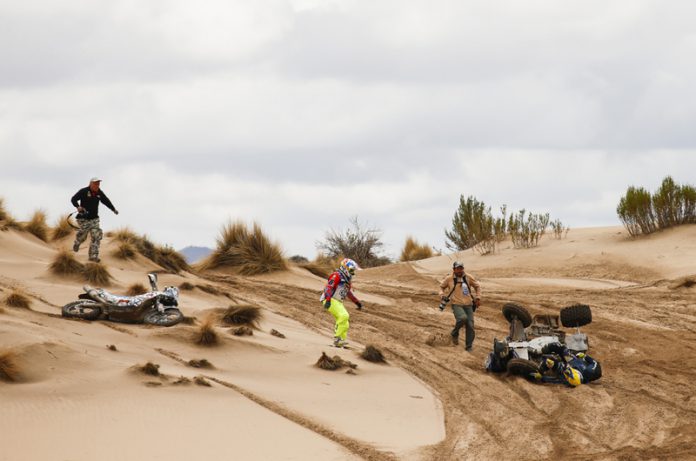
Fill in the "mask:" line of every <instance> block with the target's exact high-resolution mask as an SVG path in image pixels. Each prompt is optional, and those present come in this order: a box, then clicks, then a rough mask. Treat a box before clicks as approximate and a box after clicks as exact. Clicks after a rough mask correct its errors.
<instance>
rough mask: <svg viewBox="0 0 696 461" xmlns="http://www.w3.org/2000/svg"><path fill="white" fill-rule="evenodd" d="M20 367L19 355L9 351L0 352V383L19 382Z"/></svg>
mask: <svg viewBox="0 0 696 461" xmlns="http://www.w3.org/2000/svg"><path fill="white" fill-rule="evenodd" d="M19 379H20V375H19V366H18V365H17V355H16V354H15V353H14V352H12V351H9V350H0V381H6V382H16V381H19Z"/></svg>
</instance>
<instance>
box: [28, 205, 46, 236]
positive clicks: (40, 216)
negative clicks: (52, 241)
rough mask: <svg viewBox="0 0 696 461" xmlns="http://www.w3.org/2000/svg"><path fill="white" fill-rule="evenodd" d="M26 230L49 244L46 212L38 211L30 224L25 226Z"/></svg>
mask: <svg viewBox="0 0 696 461" xmlns="http://www.w3.org/2000/svg"><path fill="white" fill-rule="evenodd" d="M24 230H26V231H27V232H29V233H30V234H32V235H33V236H35V237H36V238H38V239H39V240H41V241H44V242H48V232H49V230H50V229H49V227H48V224H46V212H45V211H43V210H36V211H35V212H34V214H33V215H32V216H31V219H30V220H29V222H27V223H26V224H25V225H24Z"/></svg>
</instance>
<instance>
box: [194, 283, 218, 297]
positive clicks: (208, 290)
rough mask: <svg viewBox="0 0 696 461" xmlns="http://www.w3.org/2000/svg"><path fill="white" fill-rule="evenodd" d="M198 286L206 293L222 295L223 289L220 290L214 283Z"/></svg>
mask: <svg viewBox="0 0 696 461" xmlns="http://www.w3.org/2000/svg"><path fill="white" fill-rule="evenodd" d="M196 288H198V289H199V290H201V291H202V292H204V293H208V294H209V295H213V296H221V295H222V291H220V290H219V289H218V288H217V287H215V286H213V285H196Z"/></svg>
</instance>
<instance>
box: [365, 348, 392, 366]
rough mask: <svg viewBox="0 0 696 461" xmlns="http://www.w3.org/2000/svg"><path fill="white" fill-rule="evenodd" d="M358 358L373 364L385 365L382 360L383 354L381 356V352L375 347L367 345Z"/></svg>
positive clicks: (384, 360) (384, 361) (383, 359)
mask: <svg viewBox="0 0 696 461" xmlns="http://www.w3.org/2000/svg"><path fill="white" fill-rule="evenodd" d="M360 357H362V358H364V359H365V360H367V361H368V362H374V363H386V362H387V360H386V359H385V358H384V354H382V351H380V350H379V349H377V348H376V347H375V346H372V345H367V346H366V347H365V350H364V351H362V353H361V354H360Z"/></svg>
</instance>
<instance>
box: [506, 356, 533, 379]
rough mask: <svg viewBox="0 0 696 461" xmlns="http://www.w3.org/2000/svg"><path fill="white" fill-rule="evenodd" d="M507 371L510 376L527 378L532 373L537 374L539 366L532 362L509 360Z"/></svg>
mask: <svg viewBox="0 0 696 461" xmlns="http://www.w3.org/2000/svg"><path fill="white" fill-rule="evenodd" d="M507 371H508V373H510V374H511V375H517V376H525V377H527V376H529V375H530V374H532V373H539V364H537V363H536V362H534V361H533V360H527V359H510V361H509V362H508V364H507Z"/></svg>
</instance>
